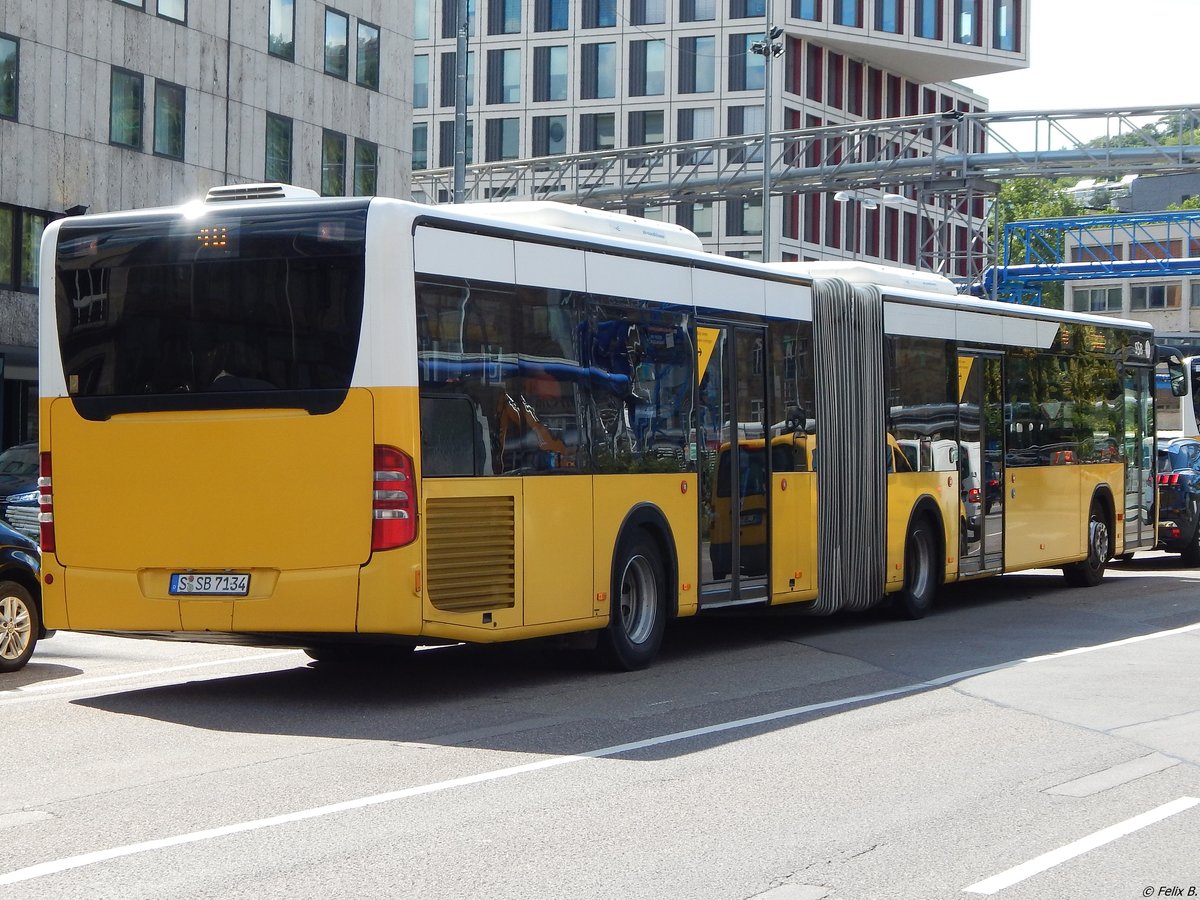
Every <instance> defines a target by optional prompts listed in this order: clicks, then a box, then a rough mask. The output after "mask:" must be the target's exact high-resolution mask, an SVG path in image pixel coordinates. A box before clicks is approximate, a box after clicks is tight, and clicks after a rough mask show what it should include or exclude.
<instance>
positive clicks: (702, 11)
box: [679, 0, 717, 22]
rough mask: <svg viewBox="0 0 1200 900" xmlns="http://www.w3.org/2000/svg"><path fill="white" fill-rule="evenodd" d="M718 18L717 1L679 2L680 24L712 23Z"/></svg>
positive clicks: (686, 0) (695, 0)
mask: <svg viewBox="0 0 1200 900" xmlns="http://www.w3.org/2000/svg"><path fill="white" fill-rule="evenodd" d="M716 18H717V0H679V21H680V22H712V21H713V20H715V19H716Z"/></svg>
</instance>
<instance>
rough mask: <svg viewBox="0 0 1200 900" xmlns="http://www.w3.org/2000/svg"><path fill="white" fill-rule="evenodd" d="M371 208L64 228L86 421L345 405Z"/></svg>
mask: <svg viewBox="0 0 1200 900" xmlns="http://www.w3.org/2000/svg"><path fill="white" fill-rule="evenodd" d="M366 212H367V207H366V203H365V202H363V201H347V202H346V203H344V204H337V205H330V204H321V205H320V206H313V205H308V204H291V203H288V204H287V208H286V209H282V210H278V211H276V210H265V211H264V210H255V211H253V212H244V211H236V210H234V211H231V210H227V209H220V208H217V209H212V210H209V209H206V210H205V212H204V214H203V215H202V216H200V217H197V218H187V217H183V216H180V215H178V214H177V213H173V214H165V213H164V214H157V213H155V214H149V215H148V216H147V217H146V218H145V219H128V220H124V221H120V222H116V223H111V224H108V223H105V224H93V223H89V222H87V221H86V220H81V221H80V222H79V223H67V224H64V225H63V226H62V231H61V232H60V234H59V241H58V255H57V263H56V274H57V294H56V297H55V306H56V310H55V311H56V316H57V321H58V338H59V346H60V349H61V352H62V362H63V374H64V376H65V378H66V384H67V393H68V394H69V395H70V396H71V398H72V399H73V400H74V402H75V405H76V408H77V409H78V410H79V411H80V413H81V414H82V415H84V416H85V417H87V418H92V419H103V418H107V417H108V416H110V415H113V414H116V413H122V412H139V411H152V410H163V409H231V408H245V407H300V408H305V409H308V410H309V411H310V412H314V413H315V412H328V411H331V410H332V409H336V408H337V407H338V406H340V405H341V402H342V400H343V399H344V398H345V395H346V391H347V389H348V388H349V386H350V379H351V376H352V374H353V368H354V360H355V358H356V356H357V353H358V341H359V331H360V327H361V323H362V309H363V256H364V248H365V237H366Z"/></svg>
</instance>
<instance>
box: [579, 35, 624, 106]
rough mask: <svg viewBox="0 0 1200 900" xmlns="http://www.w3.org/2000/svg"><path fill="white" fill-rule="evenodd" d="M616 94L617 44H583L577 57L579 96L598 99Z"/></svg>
mask: <svg viewBox="0 0 1200 900" xmlns="http://www.w3.org/2000/svg"><path fill="white" fill-rule="evenodd" d="M616 95H617V45H616V44H584V45H583V52H582V53H581V54H580V59H579V96H580V98H582V99H584V100H598V99H602V98H606V97H615V96H616Z"/></svg>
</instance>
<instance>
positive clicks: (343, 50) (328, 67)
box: [325, 9, 350, 78]
mask: <svg viewBox="0 0 1200 900" xmlns="http://www.w3.org/2000/svg"><path fill="white" fill-rule="evenodd" d="M325 74H326V75H333V76H334V77H335V78H349V77H350V17H349V16H348V15H346V14H345V13H340V12H338V11H337V10H334V9H327V10H325Z"/></svg>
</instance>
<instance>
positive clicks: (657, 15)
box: [629, 0, 667, 25]
mask: <svg viewBox="0 0 1200 900" xmlns="http://www.w3.org/2000/svg"><path fill="white" fill-rule="evenodd" d="M629 18H630V20H631V21H630V24H631V25H662V24H663V23H664V22H666V21H667V3H666V0H629Z"/></svg>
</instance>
